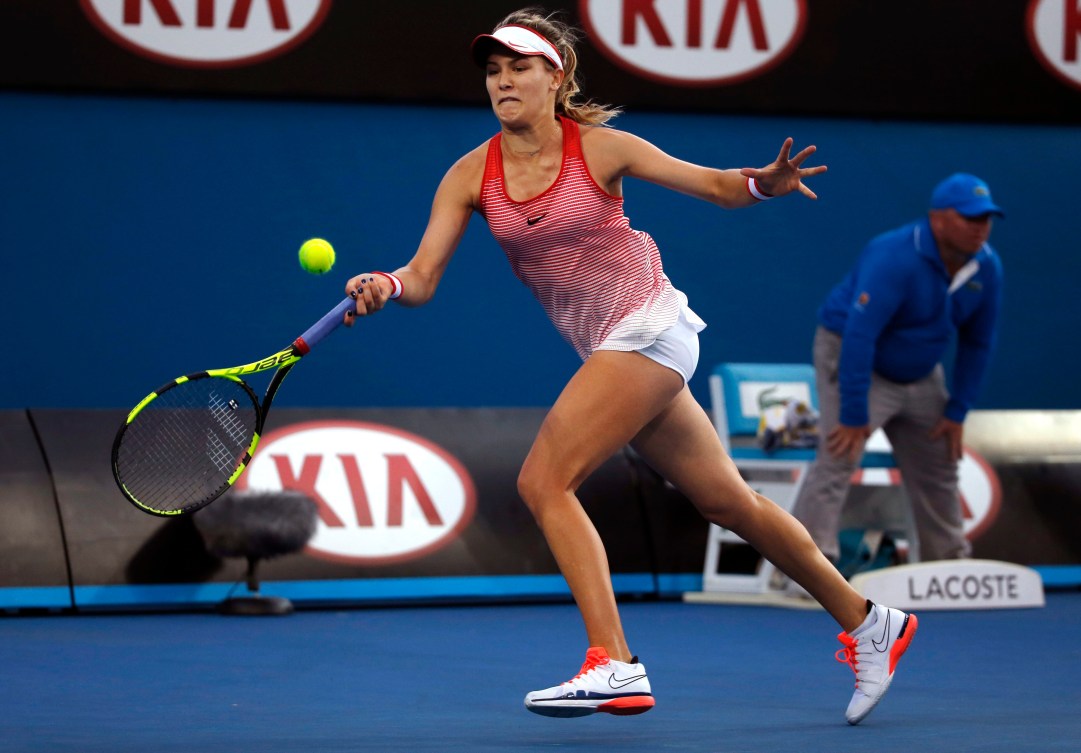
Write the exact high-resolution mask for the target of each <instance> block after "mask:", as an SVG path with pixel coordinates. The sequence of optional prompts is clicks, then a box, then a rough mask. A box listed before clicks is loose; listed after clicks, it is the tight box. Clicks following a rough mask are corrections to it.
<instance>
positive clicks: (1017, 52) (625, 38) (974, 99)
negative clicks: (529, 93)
mask: <svg viewBox="0 0 1081 753" xmlns="http://www.w3.org/2000/svg"><path fill="white" fill-rule="evenodd" d="M520 5H528V3H523V4H518V3H510V2H505V0H475V1H474V2H469V3H447V2H443V1H442V0H408V1H407V2H405V3H396V4H395V3H366V2H354V1H352V0H78V1H77V2H76V1H75V0H71V1H70V2H56V1H52V0H50V1H48V2H42V1H41V0H6V1H5V2H4V3H0V41H2V44H0V86H4V87H15V88H21V89H51V90H56V89H60V90H71V91H99V92H122V93H140V92H142V93H154V94H166V95H174V94H188V95H198V96H205V95H227V96H235V97H251V96H260V97H298V98H305V99H309V98H329V99H337V100H366V101H372V100H380V101H398V102H427V103H430V102H447V103H463V104H478V105H483V104H486V99H485V92H484V86H483V79H482V78H481V76H480V74H479V72H478V71H477V69H476V68H475V67H474V65H473V64H472V62H471V61H470V59H469V55H468V47H469V44H470V42H471V41H472V39H473V38H474V37H475V36H476V35H477V34H479V33H483V32H487V31H490V30H491V29H492V28H493V26H494V25H495V24H496V23H497V22H499V21H500V20H501V19H502V18H503V17H504V16H505V15H506V14H507V13H508V12H510V11H512V10H515V9H516V8H517V7H520ZM548 6H549V7H548V10H550V11H561V12H562V16H563V17H564V18H565V19H566V20H568V21H569V22H571V23H573V24H574V25H575V26H577V27H579V28H580V29H582V30H583V31H584V33H585V38H584V40H583V41H582V43H581V45H580V49H579V57H580V63H581V66H582V72H583V75H584V80H585V82H586V85H585V89H584V91H585V93H586V95H588V96H590V97H594V98H597V99H599V100H603V101H607V102H612V103H615V104H619V105H623V106H626V107H629V108H633V109H657V110H664V111H679V112H686V111H704V112H733V113H736V112H738V113H746V114H783V115H791V114H800V115H822V116H842V117H870V118H883V117H885V118H901V119H910V118H934V119H956V120H1001V121H1014V122H1031V123H1077V122H1081V60H1079V55H1078V49H1079V46H1081V43H1079V40H1081V8H1078V6H1077V3H1076V2H1073V0H1003V1H1002V2H995V3H986V2H977V1H976V0H957V1H955V2H949V3H943V2H940V1H938V0H911V1H910V2H907V3H905V4H904V5H903V6H899V5H897V4H894V3H851V2H844V1H843V0H815V2H813V3H812V2H810V1H809V0H564V2H562V3H559V4H548Z"/></svg>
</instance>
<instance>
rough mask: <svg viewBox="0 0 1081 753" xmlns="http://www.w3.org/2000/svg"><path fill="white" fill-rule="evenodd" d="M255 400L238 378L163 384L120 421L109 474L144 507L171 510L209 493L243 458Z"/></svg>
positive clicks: (196, 503)
mask: <svg viewBox="0 0 1081 753" xmlns="http://www.w3.org/2000/svg"><path fill="white" fill-rule="evenodd" d="M258 415H259V408H258V405H257V404H256V403H255V400H254V398H253V396H252V395H251V394H250V393H249V392H248V391H247V390H246V389H245V388H244V386H243V385H241V384H238V383H237V382H234V381H233V380H231V379H224V378H202V379H190V380H188V381H186V382H181V383H180V384H177V385H176V386H173V387H171V388H170V389H167V390H163V391H162V392H161V393H160V394H159V395H158V396H157V397H156V398H155V399H153V400H152V401H150V402H149V403H147V404H146V406H144V408H143V409H142V411H140V412H139V414H138V415H137V416H136V417H135V419H134V420H133V421H132V422H131V423H130V424H129V425H128V426H127V428H126V429H125V431H124V434H123V437H122V438H121V442H120V445H119V448H118V451H117V460H116V463H117V475H118V476H119V478H120V480H121V483H122V484H123V485H124V487H125V489H127V491H128V493H129V494H130V495H131V496H132V497H133V498H134V499H136V500H138V502H139V503H140V504H142V505H143V506H145V507H148V508H151V509H154V510H157V511H160V512H174V511H178V510H185V509H189V508H193V507H198V506H201V505H202V504H204V503H205V502H207V501H209V500H211V499H213V498H214V497H216V496H217V495H218V494H219V493H220V492H221V491H222V490H223V489H224V488H225V487H226V486H227V485H228V482H229V479H230V478H231V477H232V475H233V473H235V472H236V470H237V468H238V467H240V466H241V464H242V463H243V462H244V458H245V455H246V453H247V451H248V448H249V447H250V445H251V440H252V437H253V436H254V434H255V431H256V428H257V425H258Z"/></svg>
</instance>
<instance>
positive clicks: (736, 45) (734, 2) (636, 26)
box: [579, 0, 807, 86]
mask: <svg viewBox="0 0 1081 753" xmlns="http://www.w3.org/2000/svg"><path fill="white" fill-rule="evenodd" d="M579 15H580V16H581V18H582V24H583V25H584V26H585V28H586V31H587V32H588V33H589V38H590V41H591V42H592V43H593V44H594V45H596V46H597V47H598V48H599V49H600V50H601V52H603V53H604V54H605V55H606V56H607V57H609V58H610V59H611V60H612V61H613V62H615V63H616V64H617V65H619V66H621V67H623V68H625V69H626V70H629V71H630V72H632V73H634V74H636V75H638V76H641V77H643V78H648V79H652V80H654V81H659V82H661V83H666V84H672V85H675V86H718V85H721V84H732V83H736V82H739V81H744V80H746V79H748V78H753V77H754V76H758V75H760V74H762V73H764V72H765V71H767V70H769V69H770V68H772V67H774V66H775V65H777V64H778V63H780V62H781V61H783V60H784V59H785V58H787V57H788V56H789V55H790V54H791V53H792V51H793V50H794V49H795V48H796V46H797V45H798V44H799V41H800V39H801V38H802V37H803V30H804V27H805V26H806V24H807V4H806V0H693V1H692V0H579Z"/></svg>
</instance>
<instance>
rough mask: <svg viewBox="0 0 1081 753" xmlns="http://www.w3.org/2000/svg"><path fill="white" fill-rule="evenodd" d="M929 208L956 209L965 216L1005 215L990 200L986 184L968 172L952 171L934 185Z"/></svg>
mask: <svg viewBox="0 0 1081 753" xmlns="http://www.w3.org/2000/svg"><path fill="white" fill-rule="evenodd" d="M931 209H956V210H957V213H958V214H962V215H964V216H965V217H978V216H979V215H981V214H997V215H998V216H999V217H1005V216H1006V213H1005V212H1003V211H1002V209H1001V208H1000V207H999V206H998V205H997V204H995V202H993V201H992V200H991V189H990V188H988V187H987V184H986V183H984V182H983V181H982V180H980V179H979V178H977V177H976V176H975V175H969V174H968V173H954V174H953V175H951V176H950V177H948V178H946V180H944V181H942V182H941V183H939V184H938V185H937V186H935V190H934V192H933V193H932V194H931Z"/></svg>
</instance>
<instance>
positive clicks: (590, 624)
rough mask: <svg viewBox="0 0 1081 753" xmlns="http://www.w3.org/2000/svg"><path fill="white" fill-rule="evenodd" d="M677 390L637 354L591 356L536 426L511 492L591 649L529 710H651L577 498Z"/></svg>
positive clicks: (537, 695)
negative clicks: (542, 542) (540, 538)
mask: <svg viewBox="0 0 1081 753" xmlns="http://www.w3.org/2000/svg"><path fill="white" fill-rule="evenodd" d="M682 386H683V379H682V377H680V375H679V374H677V373H676V372H674V371H672V370H671V369H668V368H667V367H664V366H661V365H660V364H658V363H656V362H655V361H652V360H650V359H648V358H646V357H644V356H642V355H640V354H638V353H622V352H614V351H598V352H596V353H594V354H593V355H592V356H591V357H590V358H589V359H588V360H587V361H586V362H585V363H584V364H583V365H582V367H581V368H580V369H579V370H578V372H577V373H576V374H575V376H574V377H573V378H572V379H571V381H570V382H569V383H568V384H567V386H566V387H565V388H564V390H563V392H562V394H561V395H560V396H559V399H558V400H557V401H556V403H555V405H554V406H553V407H552V409H551V411H549V413H548V415H547V417H546V418H545V420H544V423H543V424H542V425H541V428H540V431H539V432H538V434H537V438H536V440H535V441H534V444H533V447H532V449H530V451H529V455H528V456H527V458H526V460H525V463H524V464H523V466H522V471H521V474H520V475H519V479H518V490H519V493H520V494H521V496H522V499H523V500H524V501H525V503H526V504H527V505H528V506H529V509H530V510H531V511H532V513H533V516H534V518H535V519H536V521H537V524H538V525H539V526H540V528H541V531H542V532H543V533H544V536H545V539H546V540H547V542H548V546H549V547H550V548H551V550H552V554H553V555H554V556H555V559H556V562H557V563H558V564H559V569H560V572H562V573H563V576H564V577H565V578H566V580H567V585H568V586H569V587H570V590H571V593H572V595H573V596H574V599H575V601H576V602H577V604H578V608H579V610H580V611H581V613H582V619H583V621H584V623H585V629H586V635H587V637H588V640H589V645H590V649H589V651H588V653H587V656H586V662H585V664H584V665H583V666H582V669H581V671H580V672H579V673H578V675H577V676H575V677H574V678H573V679H572V680H570V681H568V682H565V683H563V684H561V685H557V686H554V687H551V688H547V689H546V690H540V691H535V692H532V693H529V694H528V695H527V696H526V700H525V703H526V707H527V708H528V709H529V710H530V711H534V712H536V713H539V714H543V715H546V716H583V715H586V714H592V713H595V712H597V711H604V712H608V713H613V714H636V713H641V712H643V711H647V710H649V708H651V707H652V706H653V696H652V692H651V690H650V687H649V680H648V679H647V677H646V674H645V668H644V667H643V666H642V665H641V664H640V663H638V661H637V659H636V658H635V657H632V656H631V653H630V650H629V648H628V646H627V641H626V639H625V637H624V634H623V628H622V625H621V622H620V618H619V612H618V609H617V607H616V600H615V595H614V593H613V590H612V583H611V576H610V573H609V569H608V560H607V556H606V554H605V551H604V545H603V543H602V542H601V539H600V536H599V535H598V534H597V530H596V528H595V527H594V526H593V523H592V521H590V519H589V517H588V516H587V515H586V513H585V511H584V510H583V509H582V505H581V503H580V502H579V501H578V498H577V496H576V495H575V492H576V490H577V489H578V486H579V485H580V484H581V483H582V481H584V480H585V478H586V477H587V476H588V475H589V474H590V473H591V472H592V471H594V470H595V469H596V468H597V467H598V466H600V464H601V463H603V462H604V461H605V460H607V459H608V458H610V457H611V456H612V455H613V454H614V453H615V452H617V451H618V450H619V449H620V448H621V447H623V446H624V445H626V444H627V442H628V441H629V440H630V439H631V437H633V436H634V435H635V434H636V433H637V432H638V430H639V429H640V428H641V427H642V426H643V425H644V424H645V423H647V422H648V421H649V420H650V419H651V418H652V417H653V416H655V415H656V414H657V413H659V412H660V411H661V410H662V409H663V407H664V406H665V405H666V404H667V403H668V402H670V401H671V399H672V396H673V395H675V394H677V393H678V392H679V390H680V389H681V388H682Z"/></svg>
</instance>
